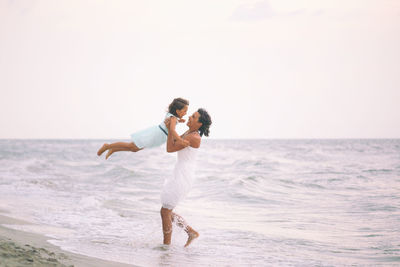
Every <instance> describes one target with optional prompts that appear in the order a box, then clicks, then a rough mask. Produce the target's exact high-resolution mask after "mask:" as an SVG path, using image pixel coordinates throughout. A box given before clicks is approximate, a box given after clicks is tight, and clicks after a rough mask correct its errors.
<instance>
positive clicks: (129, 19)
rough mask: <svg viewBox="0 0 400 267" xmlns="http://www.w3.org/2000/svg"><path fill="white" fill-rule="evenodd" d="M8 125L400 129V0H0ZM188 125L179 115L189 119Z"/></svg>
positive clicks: (216, 131)
mask: <svg viewBox="0 0 400 267" xmlns="http://www.w3.org/2000/svg"><path fill="white" fill-rule="evenodd" d="M0 38H1V39H0V92H1V97H0V125H1V128H0V129H1V130H0V138H106V139H111V138H113V139H114V138H121V139H128V138H129V136H130V134H131V133H132V132H134V131H137V130H141V129H143V128H146V127H148V126H152V125H156V124H159V123H160V122H161V121H162V118H163V117H164V115H165V109H166V107H167V106H168V104H169V103H170V102H171V101H172V100H173V98H175V97H183V98H186V99H188V100H189V101H190V107H189V113H192V112H194V111H196V110H197V108H199V107H203V108H205V109H207V110H208V111H209V113H210V115H211V117H212V119H213V125H212V127H211V137H212V138H400V1H397V0H264V1H263V0H255V1H252V0H218V1H215V0H212V1H211V0H202V1H190V0H179V1H177V0H169V1H165V0H160V1H154V0H146V1H137V0H126V1H122V0H112V1H111V0H109V1H100V0H95V1H94V0H93V1H83V0H75V1H72V0H65V1H61V0H60V1H55V0H29V1H24V0H19V1H18V0H0ZM183 129H184V127H183V126H181V127H179V130H181V131H182V130H183Z"/></svg>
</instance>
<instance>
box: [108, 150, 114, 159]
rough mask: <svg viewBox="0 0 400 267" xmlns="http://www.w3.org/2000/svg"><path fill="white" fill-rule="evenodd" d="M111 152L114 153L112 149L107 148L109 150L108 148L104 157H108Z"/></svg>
mask: <svg viewBox="0 0 400 267" xmlns="http://www.w3.org/2000/svg"><path fill="white" fill-rule="evenodd" d="M112 153H114V151H113V150H112V149H109V150H108V153H107V155H106V159H108V157H109V156H111V155H112Z"/></svg>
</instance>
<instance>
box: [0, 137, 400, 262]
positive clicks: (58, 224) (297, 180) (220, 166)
mask: <svg viewBox="0 0 400 267" xmlns="http://www.w3.org/2000/svg"><path fill="white" fill-rule="evenodd" d="M105 141H106V140H0V212H1V213H3V214H5V215H8V216H13V217H16V218H22V219H25V220H27V221H30V222H32V223H33V224H31V225H22V226H21V225H7V226H8V227H11V228H15V229H20V230H25V231H32V232H39V233H42V234H45V235H47V236H48V238H49V240H50V242H51V243H53V244H55V245H57V246H60V247H61V248H62V249H65V250H68V251H71V252H76V253H80V254H84V255H88V256H93V257H98V258H102V259H106V260H113V261H118V262H123V263H130V264H134V265H137V266H350V265H352V266H399V265H400V139H384V140H383V139H382V140H366V139H364V140H212V139H211V140H206V139H205V140H204V141H203V143H202V145H201V148H200V150H199V153H198V159H197V171H196V177H197V178H196V181H195V183H194V186H193V189H192V191H191V192H190V193H189V195H188V197H187V198H186V199H185V200H184V201H183V202H182V203H180V205H179V206H178V207H177V208H176V210H175V212H176V213H178V214H180V215H181V216H182V217H184V218H185V220H186V221H187V222H188V223H189V225H191V226H192V227H193V228H194V229H196V230H197V231H198V232H199V233H200V237H199V238H198V239H197V240H195V241H194V242H193V243H192V244H191V246H189V247H188V248H184V247H183V245H184V244H185V242H186V238H187V237H186V233H185V232H184V231H182V230H181V229H180V228H179V227H176V226H175V227H174V229H173V238H172V245H170V246H162V230H161V218H160V214H159V211H160V208H161V204H160V192H161V188H162V184H163V181H164V179H165V178H166V177H168V176H170V175H172V170H173V167H174V163H175V161H176V154H174V153H170V154H169V153H166V151H165V147H159V148H155V149H148V150H146V149H145V150H143V151H140V152H138V153H131V152H120V153H115V154H113V155H112V156H111V157H110V158H109V159H108V160H105V159H104V155H103V156H102V157H98V156H97V155H96V152H97V150H98V148H99V147H100V146H101V145H102V144H103V143H104V142H105ZM107 141H110V140H107ZM111 141H112V140H111Z"/></svg>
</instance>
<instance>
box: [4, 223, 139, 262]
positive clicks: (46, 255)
mask: <svg viewBox="0 0 400 267" xmlns="http://www.w3.org/2000/svg"><path fill="white" fill-rule="evenodd" d="M3 224H30V223H28V222H24V221H21V220H17V219H14V218H10V217H7V216H4V215H0V267H3V266H4V267H6V266H7V267H13V266H62V267H64V266H68V267H69V266H76V267H86V266H88V267H99V266H109V267H132V266H134V265H129V264H123V263H118V262H112V261H105V260H101V259H97V258H92V257H87V256H84V255H80V254H75V253H71V252H67V251H64V250H61V249H60V248H58V247H57V246H54V245H52V244H50V243H49V242H47V239H48V238H46V237H45V236H42V235H39V234H34V233H29V232H24V231H18V230H14V229H10V228H7V227H4V226H3Z"/></svg>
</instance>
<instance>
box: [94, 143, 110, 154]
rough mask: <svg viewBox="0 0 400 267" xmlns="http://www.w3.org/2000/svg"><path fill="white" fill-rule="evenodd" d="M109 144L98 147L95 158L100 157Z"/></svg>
mask: <svg viewBox="0 0 400 267" xmlns="http://www.w3.org/2000/svg"><path fill="white" fill-rule="evenodd" d="M108 145H109V144H104V145H103V146H102V147H100V149H99V151H97V156H101V154H103V152H104V151H106V150H107V149H108V148H107V146H108Z"/></svg>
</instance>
